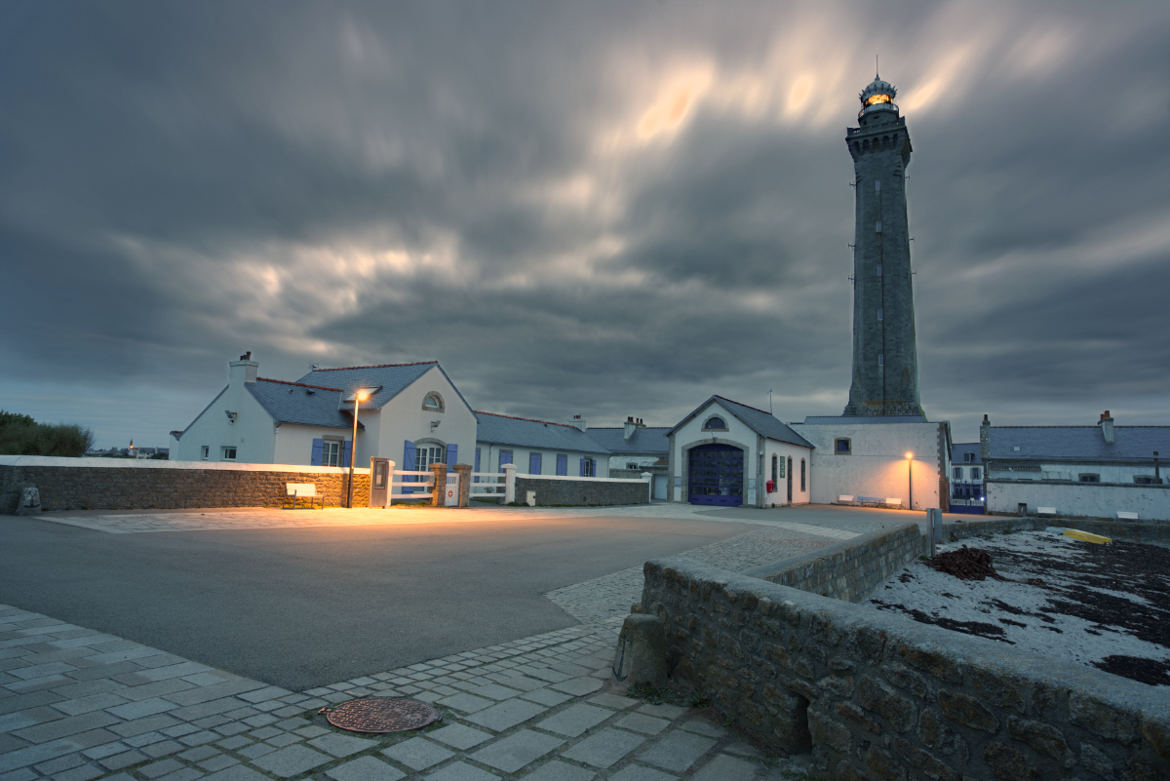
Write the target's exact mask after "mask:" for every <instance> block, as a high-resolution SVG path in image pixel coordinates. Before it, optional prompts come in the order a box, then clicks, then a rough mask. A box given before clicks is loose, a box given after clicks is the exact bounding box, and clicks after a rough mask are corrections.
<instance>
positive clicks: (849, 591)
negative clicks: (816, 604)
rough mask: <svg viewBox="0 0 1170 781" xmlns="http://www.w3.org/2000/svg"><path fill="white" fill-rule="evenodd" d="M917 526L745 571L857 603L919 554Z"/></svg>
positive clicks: (921, 543)
mask: <svg viewBox="0 0 1170 781" xmlns="http://www.w3.org/2000/svg"><path fill="white" fill-rule="evenodd" d="M924 547H925V540H924V539H923V537H922V534H921V533H920V532H919V531H918V524H915V523H911V524H907V525H906V526H902V527H900V528H898V529H895V530H893V531H884V530H883V531H878V532H874V533H872V534H868V535H866V536H864V537H861V538H860V539H853V540H849V541H848V542H843V543H840V544H838V545H834V546H832V547H830V548H828V549H824V548H822V549H821V550H818V551H813V552H812V553H809V554H807V555H805V556H801V557H800V558H797V559H793V560H791V561H787V562H785V563H784V565H783V567H781V568H779V569H778V568H777V566H776V565H767V566H763V567H757V568H756V569H752V570H748V572H747V573H746V574H748V575H751V576H752V577H755V578H760V579H761V580H767V581H770V582H772V583H778V584H779V585H781V586H792V587H793V588H798V589H801V590H802V591H810V592H812V593H814V594H820V595H821V596H826V597H833V598H834V599H843V600H845V601H847V602H860V601H861V600H863V599H865V598H866V597H868V596H869V595H870V594H871V593H872V592H873V590H874V589H876V588H877V587H878V586H879V585H881V584H882V583H884V582H885V581H886V580H888V579H889V577H890V576H891V575H893V574H894V573H895V572H897V571H898V570H899V569H901V568H902V567H903V566H905V565H906V563H907V562H910V561H913V560H914V559H916V558H918V557H919V556H920V555H922V554H923V551H924Z"/></svg>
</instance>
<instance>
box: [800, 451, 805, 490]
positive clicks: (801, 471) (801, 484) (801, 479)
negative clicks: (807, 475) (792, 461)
mask: <svg viewBox="0 0 1170 781" xmlns="http://www.w3.org/2000/svg"><path fill="white" fill-rule="evenodd" d="M800 490H802V491H803V490H804V459H803V458H802V459H800Z"/></svg>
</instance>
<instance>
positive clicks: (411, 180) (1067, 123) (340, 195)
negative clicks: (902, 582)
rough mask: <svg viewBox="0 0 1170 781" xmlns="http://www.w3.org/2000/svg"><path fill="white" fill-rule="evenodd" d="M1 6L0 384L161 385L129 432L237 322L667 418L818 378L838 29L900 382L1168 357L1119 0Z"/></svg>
mask: <svg viewBox="0 0 1170 781" xmlns="http://www.w3.org/2000/svg"><path fill="white" fill-rule="evenodd" d="M0 15H3V17H4V18H3V19H0V30H3V31H4V34H5V39H4V41H3V44H4V45H3V46H2V47H0V66H2V67H0V101H2V103H3V105H4V106H5V107H6V114H7V116H9V117H10V118H11V120H10V121H6V122H4V123H0V170H3V171H4V172H5V175H4V177H3V178H2V179H0V258H2V259H3V263H4V281H5V290H4V294H5V296H6V306H5V308H4V310H3V315H0V317H3V325H4V330H5V333H6V337H5V339H4V340H3V341H0V359H3V360H4V361H5V363H6V365H19V366H21V367H22V373H21V374H22V381H21V382H22V383H23V384H21V385H20V386H19V387H18V386H16V385H11V386H6V385H4V384H3V383H2V382H0V407H7V406H12V403H11V402H10V401H9V400H8V399H16V400H19V401H21V402H23V401H25V400H27V399H35V398H37V396H38V390H37V388H38V386H37V383H38V382H39V383H52V384H57V385H59V384H61V383H69V382H73V383H76V384H77V385H78V386H79V388H89V387H90V386H89V383H102V385H101V388H102V389H103V390H102V391H101V393H107V392H108V396H109V397H111V398H112V397H115V396H117V393H114V392H113V391H111V389H114V388H118V387H121V388H123V389H125V390H124V392H125V393H126V394H127V398H133V390H132V389H134V388H136V387H137V388H141V387H143V386H150V387H152V388H157V389H160V390H161V392H162V394H163V395H164V396H165V395H166V394H167V393H170V394H173V396H174V398H176V399H177V400H178V399H180V397H181V399H182V401H181V403H180V402H179V401H176V407H175V409H174V410H173V411H172V412H171V414H170V417H169V419H166V420H159V419H153V420H152V425H153V427H152V428H151V429H149V431H159V432H162V431H165V430H166V429H169V428H173V427H181V426H182V425H185V423H186V422H187V421H188V420H189V419H190V418H191V417H192V416H193V415H194V413H195V412H197V411H198V408H199V407H200V406H201V405H202V404H203V403H205V401H206V399H209V398H210V396H211V394H213V393H214V392H215V391H216V390H217V389H218V387H220V385H221V384H222V379H223V371H224V367H223V364H224V362H225V361H226V360H227V359H228V358H230V357H233V356H234V355H235V354H237V353H238V352H241V351H242V350H244V349H253V350H255V351H256V354H257V355H258V356H259V357H260V358H261V361H262V366H261V372H262V374H265V375H267V376H272V377H277V378H294V377H296V376H299V375H300V374H301V373H302V372H303V371H304V370H305V368H306V366H307V364H308V363H310V362H320V363H322V364H327V365H338V364H345V363H358V362H369V361H394V360H418V359H427V358H438V359H439V360H441V361H442V362H443V365H444V366H445V367H446V368H447V370H448V372H449V373H450V374H451V375H452V377H453V379H454V380H455V381H456V383H457V384H458V385H459V386H460V388H461V389H462V390H463V391H464V394H465V395H466V396H468V398H469V399H471V400H472V403H473V405H475V406H477V407H480V408H489V409H496V410H500V411H506V412H514V413H518V414H526V415H534V416H537V417H542V416H551V417H558V416H561V415H564V414H568V413H570V412H572V413H577V412H583V413H586V414H587V415H589V416H590V417H591V418H592V419H593V420H595V421H596V422H601V423H604V422H612V419H613V418H616V419H621V418H622V417H624V415H626V414H637V415H639V416H641V417H645V418H647V420H653V421H654V422H656V423H662V424H669V423H673V422H674V420H675V417H674V416H677V415H679V414H682V413H684V412H687V411H689V410H690V409H691V408H693V406H694V405H695V404H697V403H699V402H700V401H702V399H704V398H705V397H706V396H707V395H709V394H710V393H712V392H719V393H724V394H725V395H729V396H732V397H735V398H741V399H742V400H743V401H745V402H747V403H751V404H756V405H758V406H764V405H765V402H766V399H767V391H768V389H769V388H773V389H774V390H775V391H776V397H777V399H778V400H780V401H781V402H782V403H783V405H784V407H783V408H778V413H779V414H780V415H781V417H783V418H784V419H786V420H791V419H799V418H802V417H803V416H804V415H806V414H836V413H838V412H839V411H840V409H841V406H842V405H843V403H844V400H845V395H846V392H847V390H848V383H849V362H850V348H851V343H850V332H849V328H850V318H851V313H852V301H851V291H850V287H849V282H848V275H849V274H850V273H851V272H852V260H851V253H850V250H849V248H848V244H849V242H851V241H852V240H853V225H852V221H853V193H852V190H851V189H850V188H849V180H850V178H851V176H852V170H851V163H850V161H849V157H848V153H847V151H846V149H845V147H844V143H843V128H844V126H846V125H848V124H852V123H853V120H854V114H855V111H856V102H855V95H856V92H857V91H858V90H859V89H860V87H861V86H862V85H863V84H864V83H865V82H866V81H867V80H868V79H869V78H870V74H871V70H870V69H871V67H872V63H871V61H870V57H871V49H875V48H876V49H878V50H880V51H881V52H882V55H883V58H882V63H883V67H882V72H883V74H882V75H883V76H885V77H886V78H889V79H891V80H892V81H894V82H895V83H896V84H897V85H898V86H899V88H900V90H901V91H900V93H899V101H901V102H903V107H904V112H905V114H906V116H907V118H908V124H909V127H910V132H911V136H912V138H913V139H914V144H915V153H914V160H913V162H912V164H911V167H910V169H909V172H910V175H911V183H910V219H911V233H912V234H913V235H915V236H916V240H915V242H914V244H913V245H912V251H913V255H914V262H915V268H916V270H917V272H918V276H917V277H916V295H917V297H918V298H917V300H918V323H919V328H918V330H919V344H920V364H921V367H922V369H921V374H922V393H923V400H924V403H925V405H926V407H927V409H928V411H929V412H931V413H932V415H935V416H947V417H951V418H952V419H954V420H955V421H956V422H957V423H962V424H964V425H966V424H968V423H971V422H972V421H974V420H977V416H978V415H979V414H981V413H982V412H984V411H991V412H993V413H994V412H996V411H997V410H1000V409H1008V410H1012V409H1027V410H1033V409H1035V407H1032V406H1031V405H1032V404H1033V402H1034V400H1035V398H1036V396H1038V395H1043V394H1048V396H1049V398H1051V399H1053V404H1052V405H1051V407H1050V409H1048V410H1044V413H1045V414H1050V415H1054V416H1060V415H1063V416H1065V418H1066V419H1067V418H1069V417H1074V416H1075V417H1076V419H1080V418H1083V417H1086V416H1087V413H1083V412H1082V407H1084V406H1085V405H1090V404H1091V405H1093V406H1096V405H1097V404H1098V399H1100V398H1101V397H1103V396H1105V395H1112V396H1114V397H1118V398H1121V399H1132V400H1133V404H1132V406H1133V407H1134V408H1135V409H1136V408H1140V409H1143V410H1149V411H1151V413H1152V414H1154V415H1159V416H1162V418H1164V417H1165V415H1166V414H1168V412H1170V411H1168V410H1167V408H1166V406H1165V403H1164V401H1163V402H1161V403H1160V404H1151V403H1149V401H1148V400H1149V399H1150V398H1151V397H1153V396H1156V395H1157V394H1159V393H1161V395H1162V396H1163V397H1164V396H1165V386H1166V381H1167V377H1166V374H1165V370H1164V369H1161V368H1160V367H1162V366H1165V365H1167V361H1166V360H1165V359H1166V357H1168V356H1166V355H1164V352H1165V351H1164V350H1163V349H1162V348H1161V347H1160V346H1159V345H1158V344H1151V342H1150V339H1151V333H1155V332H1156V331H1157V328H1156V323H1157V322H1159V318H1160V317H1161V311H1162V306H1163V304H1162V302H1163V301H1164V300H1165V293H1166V292H1167V284H1166V283H1165V282H1164V281H1163V279H1164V273H1161V272H1159V269H1163V270H1164V268H1165V264H1166V261H1167V260H1170V258H1167V257H1166V254H1167V244H1168V243H1170V242H1168V241H1167V238H1166V236H1165V234H1164V233H1159V231H1158V229H1157V225H1158V220H1159V218H1160V217H1161V216H1162V215H1164V214H1165V213H1166V211H1167V207H1168V205H1170V186H1168V184H1167V181H1168V180H1166V178H1165V177H1164V176H1162V175H1161V174H1160V171H1163V170H1166V169H1167V168H1170V151H1168V150H1167V148H1166V145H1165V144H1164V142H1163V141H1162V139H1161V137H1160V135H1161V132H1162V131H1161V128H1162V127H1164V126H1165V123H1166V121H1167V120H1168V119H1170V93H1168V92H1167V87H1166V82H1165V78H1164V75H1165V73H1166V71H1167V55H1166V53H1165V47H1164V41H1165V39H1166V36H1167V30H1168V28H1170V23H1168V14H1167V12H1166V11H1165V10H1164V9H1161V8H1159V7H1157V6H1154V5H1150V6H1144V5H1135V6H1130V7H1127V13H1126V14H1125V15H1124V18H1123V17H1122V15H1118V14H1116V13H1115V12H1113V11H1111V10H1110V9H1105V8H1102V9H1097V8H1094V7H1080V6H1078V7H1072V8H1068V7H1060V8H1055V7H1053V6H1049V5H1036V6H1031V5H1021V6H1012V7H1002V8H1001V7H996V8H992V9H988V8H987V7H986V6H984V5H983V4H967V3H947V4H931V5H923V4H919V3H907V4H901V5H890V4H883V6H882V8H881V9H880V11H879V10H878V9H871V8H870V7H869V6H864V5H856V6H855V5H846V4H828V5H825V4H794V5H785V6H784V7H783V8H781V7H779V6H772V5H767V4H749V3H739V4H732V5H730V6H726V5H720V6H718V7H716V6H713V5H708V4H696V5H694V6H686V5H680V4H674V5H672V6H670V7H669V13H664V7H663V6H662V5H660V4H657V3H638V4H629V3H614V4H601V5H599V4H594V3H589V4H586V3H574V4H559V5H555V6H553V7H549V6H548V4H540V3H519V2H510V3H496V4H467V3H452V4H446V3H417V4H403V3H399V4H382V3H370V4H361V3H351V4H344V5H316V4H302V3H277V4H264V3H248V4H244V5H240V4H237V3H137V2H134V3H130V2H107V3H101V4H81V3H78V4H62V5H47V4H43V3H28V4H19V3H17V4H7V5H5V6H4V7H3V8H2V9H0ZM1163 341H1164V340H1163ZM1005 377H1008V378H1010V379H1009V380H1007V381H1005ZM1159 388H1161V390H1160V391H1159ZM88 392H89V393H90V394H91V395H93V394H96V393H98V391H96V390H89V391H88ZM75 395H79V396H84V395H86V393H85V392H79V393H78V394H75ZM40 396H43V397H46V398H47V394H44V393H43V392H42V393H40ZM204 397H206V398H204ZM1114 406H1115V407H1122V406H1123V404H1122V403H1121V402H1118V403H1116V404H1114ZM29 411H30V412H33V413H34V414H39V415H41V416H45V417H55V418H71V419H74V418H79V417H82V415H83V411H82V410H80V409H78V410H77V411H76V412H68V411H60V412H58V411H57V409H56V408H47V411H46V412H42V411H41V410H40V409H31V408H30V410H29ZM103 415H104V413H103ZM606 416H608V417H609V418H610V420H607V419H606ZM163 417H167V416H166V415H165V414H164V415H163ZM1001 417H1002V416H1001ZM132 419H133V416H129V415H128V416H127V418H126V420H127V421H130V420H132ZM997 419H998V418H997ZM105 420H106V417H105V416H104V417H103V423H102V425H103V427H105V426H107V425H109V426H110V427H111V428H110V429H109V431H108V433H107V431H106V430H105V429H104V428H103V432H102V434H103V436H106V435H108V436H113V435H114V434H115V433H117V434H118V437H119V438H121V434H122V432H121V431H118V430H117V429H116V428H114V426H115V424H114V423H112V422H111V423H109V424H107V423H106V422H105ZM110 420H111V421H112V420H114V418H113V417H110ZM83 422H84V421H83ZM1037 422H1053V421H1037ZM1090 422H1091V421H1090ZM1135 422H1136V421H1135ZM1148 422H1162V420H1161V419H1160V418H1159V419H1158V420H1151V421H1148ZM129 426H130V424H129V423H126V424H125V426H124V427H126V428H128V427H129ZM971 434H973V428H972V429H970V433H968V434H967V435H961V434H960V435H957V436H958V437H959V438H960V439H961V438H963V437H964V436H966V437H967V438H969V437H970V436H971ZM139 437H140V441H141V440H142V439H143V438H146V439H150V440H152V441H153V443H155V444H161V443H162V440H161V436H160V435H159V434H154V433H152V434H149V435H147V434H146V433H144V434H142V435H139ZM99 438H100V437H99Z"/></svg>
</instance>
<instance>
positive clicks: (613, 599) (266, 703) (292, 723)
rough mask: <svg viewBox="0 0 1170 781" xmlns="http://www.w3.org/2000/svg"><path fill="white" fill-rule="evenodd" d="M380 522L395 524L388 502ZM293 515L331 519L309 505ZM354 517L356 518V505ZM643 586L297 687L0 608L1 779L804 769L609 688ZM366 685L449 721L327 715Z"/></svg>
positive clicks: (814, 540) (723, 559)
mask: <svg viewBox="0 0 1170 781" xmlns="http://www.w3.org/2000/svg"><path fill="white" fill-rule="evenodd" d="M415 512H417V513H419V514H421V515H426V514H427V511H415ZM518 512H520V513H525V512H537V511H525V510H520V511H518ZM610 512H611V513H612V510H610ZM412 515H414V513H413V512H411V511H404V512H403V521H402V522H413V521H412V520H410V518H411V516H412ZM270 516H271V512H268V513H265V512H263V511H247V510H243V511H226V512H221V511H210V512H209V511H202V512H183V513H162V514H159V513H126V514H117V515H113V516H111V515H105V516H102V517H104V518H105V519H106V520H104V521H103V520H99V519H98V518H97V516H96V515H93V514H77V515H74V516H66V517H62V516H57V517H54V518H52V520H53V521H54V522H59V523H60V522H63V523H76V524H77V525H90V526H91V528H96V527H98V526H102V527H103V528H102V530H103V531H107V532H112V533H128V532H131V531H133V532H138V533H141V532H147V531H168V530H180V529H181V530H184V531H186V530H191V529H193V528H225V524H229V525H231V528H240V527H241V522H243V523H257V524H261V525H260V526H249V527H248V528H263V527H264V524H266V523H267V522H268V521H267V520H266V519H268V518H270ZM378 517H379V518H380V522H382V523H385V522H386V515H385V513H378ZM432 517H433V516H432ZM763 517H764V516H761V518H763ZM283 520H284V521H285V522H287V521H289V520H290V518H289V517H288V516H287V515H286V516H285V517H284V518H283ZM292 520H295V521H296V522H297V523H306V524H307V523H333V522H336V521H333V520H331V519H330V518H329V517H328V515H321V516H316V515H315V514H314V513H310V512H304V513H299V514H295V515H294V516H293V517H292ZM346 520H347V521H348V522H349V523H351V524H352V523H353V522H354V521H359V522H360V519H358V518H355V517H354V516H353V515H352V514H351V515H347V517H346ZM419 520H423V518H419ZM729 520H735V521H736V522H743V519H742V518H738V517H737V518H734V519H729ZM233 522H234V523H233ZM370 522H371V523H372V522H374V521H373V520H371V521H370ZM856 533H857V532H854V531H848V530H841V529H834V528H829V527H823V526H816V525H812V524H806V523H802V522H795V521H787V520H783V521H781V520H780V519H778V518H776V517H774V516H773V517H769V518H767V519H766V522H762V523H761V524H760V529H759V530H757V531H753V532H749V533H746V534H741V535H738V536H736V537H732V538H730V539H727V540H723V541H720V542H717V543H714V544H711V545H707V546H704V547H702V548H698V549H695V550H693V551H690V552H688V553H686V554H685V555H686V556H688V557H691V558H694V559H696V560H700V561H705V562H709V563H712V564H717V565H719V566H722V567H725V568H728V569H737V570H743V569H747V568H750V567H754V566H758V565H761V564H766V563H769V562H774V561H777V560H780V559H784V558H790V557H792V556H797V555H801V554H803V553H806V552H808V551H809V550H814V549H816V548H818V547H822V546H825V545H830V544H833V543H835V542H837V541H839V540H840V539H843V538H848V537H851V536H855V534H856ZM640 591H641V570H640V568H630V569H629V570H624V571H622V572H618V573H613V574H612V575H608V576H605V577H603V578H597V579H594V580H591V581H587V582H586V583H581V584H576V585H574V586H570V587H567V588H564V589H558V590H557V591H554V592H550V593H549V594H548V595H546V596H548V597H549V598H550V599H552V600H553V601H554V602H556V603H557V604H558V605H560V606H561V607H563V608H564V609H565V610H566V611H568V612H569V613H571V614H572V615H574V616H575V617H577V618H578V620H581V621H582V622H583V623H582V625H580V626H575V627H571V628H568V629H562V630H558V631H554V632H549V633H546V634H542V635H537V636H534V637H529V638H525V639H522V640H517V641H514V642H511V643H506V644H502V645H494V646H490V647H487V648H482V649H478V650H475V651H468V652H464V653H459V654H454V655H452V656H448V657H444V658H440V659H433V660H430V661H427V662H423V663H420V664H414V665H410V666H408V667H405V668H401V669H396V670H388V671H384V672H372V673H371V674H369V675H364V676H361V677H357V678H354V679H351V680H347V681H341V682H339V683H336V684H332V685H330V686H325V687H320V688H314V689H309V690H307V691H303V692H293V691H288V690H285V689H281V688H279V687H275V686H270V685H267V684H264V683H261V682H259V681H254V680H250V679H247V678H243V677H240V676H237V675H234V674H232V673H229V672H225V671H223V670H216V669H212V668H210V667H207V666H205V665H202V664H198V663H196V662H192V661H190V660H187V659H183V658H181V657H178V656H174V655H172V654H168V653H164V652H161V651H158V650H156V649H153V648H149V647H147V646H144V645H141V644H138V643H134V642H130V641H127V640H124V639H121V638H118V637H115V636H112V635H108V634H103V633H99V632H95V631H92V630H90V629H87V628H85V627H82V626H76V625H73V624H68V623H65V622H62V621H59V620H57V619H54V618H51V617H48V616H44V615H40V614H36V613H30V612H27V611H24V610H20V609H18V608H14V607H10V606H6V605H0V781H25V780H26V779H35V778H43V777H48V778H53V779H60V781H83V780H84V779H93V778H110V779H119V780H122V779H140V780H142V779H147V780H152V781H153V780H154V779H167V781H190V780H192V779H199V778H206V779H215V780H216V781H252V780H253V779H269V778H289V779H301V778H314V779H316V778H320V779H333V780H334V781H351V780H356V779H386V780H388V781H394V780H395V779H401V778H408V777H409V778H423V779H432V780H433V781H480V780H485V781H486V780H488V779H500V778H524V779H533V781H539V780H540V779H547V780H549V781H576V780H577V779H582V780H584V779H595V778H598V779H601V778H604V779H615V780H620V781H658V780H660V779H673V778H685V779H700V780H709V781H738V780H739V779H743V780H744V781H748V780H752V781H759V780H761V779H785V778H794V777H796V778H798V777H801V776H802V775H803V773H804V764H803V762H802V760H801V759H800V758H796V759H777V758H767V757H764V756H761V755H760V754H759V753H758V752H757V751H756V750H755V749H753V748H752V747H751V746H749V745H747V744H746V743H744V742H743V741H742V740H740V739H739V738H738V737H736V736H735V735H734V734H732V733H731V732H729V731H728V730H726V729H724V728H723V727H722V726H720V725H718V724H716V723H713V722H712V721H711V720H710V719H708V718H707V717H706V715H705V714H704V712H703V711H702V710H701V709H699V708H695V707H684V706H680V705H671V704H663V703H658V704H654V703H649V702H645V701H643V700H639V699H633V698H630V697H628V696H626V691H625V690H624V687H622V686H620V685H617V684H615V683H614V682H613V681H612V677H611V674H610V670H609V667H610V663H611V661H612V656H613V651H614V648H615V646H616V640H617V633H618V630H619V628H620V625H621V619H622V617H623V616H624V615H625V614H626V613H628V611H629V605H630V604H631V603H632V602H634V601H637V599H638V598H639V596H640ZM371 695H372V696H404V697H411V698H414V699H418V700H423V701H427V702H432V703H434V704H435V706H436V707H437V708H438V709H439V711H440V713H441V714H442V719H441V721H440V722H438V723H436V724H433V725H431V726H429V727H427V728H425V729H423V730H421V731H416V732H410V733H404V734H397V735H375V736H370V735H357V734H354V733H349V732H344V731H342V730H338V729H335V728H333V727H331V726H330V725H329V724H328V723H327V722H326V721H325V719H324V717H323V716H321V715H319V714H318V713H317V711H318V709H320V708H321V707H322V706H325V705H329V704H334V703H338V702H343V701H345V700H348V699H352V698H355V697H362V696H371Z"/></svg>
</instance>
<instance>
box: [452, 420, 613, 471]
mask: <svg viewBox="0 0 1170 781" xmlns="http://www.w3.org/2000/svg"><path fill="white" fill-rule="evenodd" d="M475 417H476V419H477V421H478V424H479V428H478V433H477V434H476V443H475V471H477V472H498V471H500V468H501V467H503V465H504V464H515V465H516V472H517V473H518V474H532V475H562V476H567V477H568V476H572V477H608V476H609V455H610V453H609V451H608V450H607V449H606V448H604V447H602V446H601V445H599V444H598V443H597V442H596V441H594V439H593V438H592V437H591V436H589V434H588V433H586V432H585V430H584V425H583V423H582V425H573V424H570V423H554V422H552V421H546V420H537V419H535V418H521V417H515V416H512V415H501V414H498V413H495V412H479V411H477V412H476V413H475Z"/></svg>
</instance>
